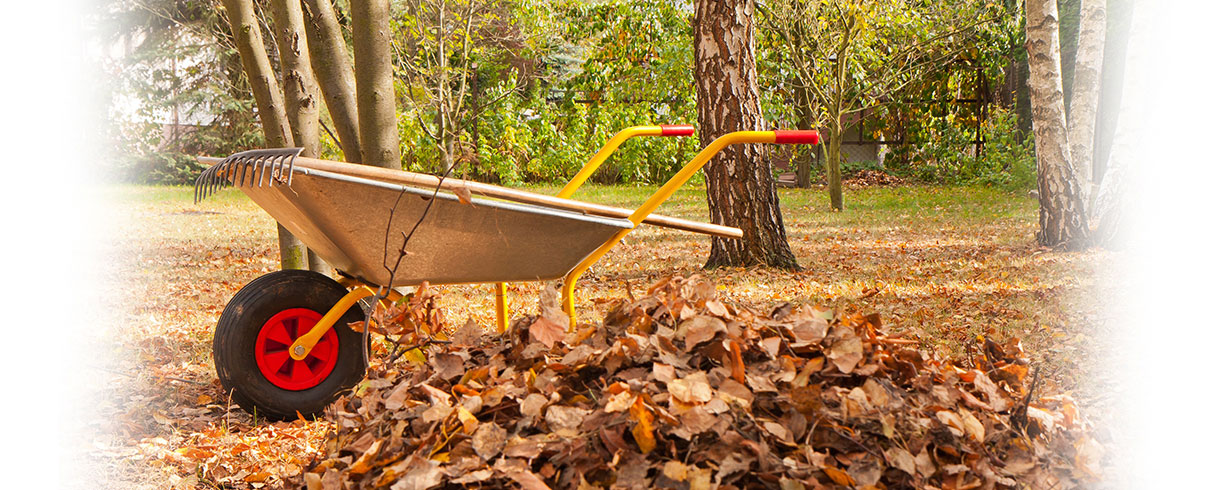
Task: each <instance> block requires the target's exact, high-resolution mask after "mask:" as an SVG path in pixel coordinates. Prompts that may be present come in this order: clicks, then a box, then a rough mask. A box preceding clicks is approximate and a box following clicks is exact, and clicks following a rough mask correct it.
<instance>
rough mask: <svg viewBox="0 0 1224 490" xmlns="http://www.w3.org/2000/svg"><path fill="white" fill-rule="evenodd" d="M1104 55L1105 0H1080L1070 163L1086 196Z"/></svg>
mask: <svg viewBox="0 0 1224 490" xmlns="http://www.w3.org/2000/svg"><path fill="white" fill-rule="evenodd" d="M1104 57H1105V0H1080V25H1079V45H1078V46H1077V50H1076V53H1075V77H1074V80H1073V81H1072V85H1071V86H1072V89H1071V114H1070V121H1068V123H1069V124H1068V128H1069V130H1070V135H1069V138H1070V144H1071V165H1072V167H1074V168H1075V174H1076V176H1077V177H1078V178H1079V185H1080V189H1081V190H1082V191H1083V192H1084V195H1085V196H1088V195H1090V194H1091V189H1092V175H1093V169H1092V159H1093V135H1095V134H1096V125H1097V103H1098V102H1099V101H1100V99H1101V65H1102V63H1103V62H1104Z"/></svg>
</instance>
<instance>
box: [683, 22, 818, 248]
mask: <svg viewBox="0 0 1224 490" xmlns="http://www.w3.org/2000/svg"><path fill="white" fill-rule="evenodd" d="M694 7H695V9H694V10H695V11H696V16H695V22H694V36H693V53H694V58H695V63H694V68H695V69H694V71H695V76H696V81H697V121H698V123H699V125H700V127H701V141H702V144H703V145H705V144H709V143H710V142H712V141H713V140H714V139H715V138H717V137H718V136H720V135H722V134H726V133H729V132H732V131H740V130H758V131H759V130H762V129H764V119H763V118H762V117H761V101H760V97H759V95H758V89H757V74H756V59H755V56H754V46H753V21H752V13H753V3H752V2H751V1H749V0H732V1H719V0H697V1H696V2H695V5H694ZM705 173H706V200H707V202H708V203H709V207H710V219H711V221H713V222H714V223H718V224H723V225H729V226H735V227H738V228H740V229H742V230H744V237H743V238H742V239H739V240H734V239H727V238H721V237H712V238H711V246H710V257H709V260H707V261H706V267H719V266H749V265H756V264H765V265H769V266H773V267H781V268H786V269H797V268H798V267H799V264H798V262H797V261H796V260H795V256H794V254H793V253H791V250H790V245H788V244H787V243H786V228H785V227H784V226H783V225H782V213H781V211H780V209H779V208H778V194H777V191H776V190H775V189H774V183H773V176H772V175H771V173H770V169H769V165H768V163H767V162H766V161H765V153H764V151H763V149H762V148H761V147H760V145H735V146H732V147H730V148H727V149H725V150H723V151H722V152H720V153H719V154H718V155H716V156H715V157H714V159H712V160H710V162H709V163H707V164H706V166H705Z"/></svg>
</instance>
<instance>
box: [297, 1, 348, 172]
mask: <svg viewBox="0 0 1224 490" xmlns="http://www.w3.org/2000/svg"><path fill="white" fill-rule="evenodd" d="M302 3H303V5H305V8H306V11H305V14H306V20H307V22H305V28H306V40H307V46H308V47H309V51H310V64H311V66H312V67H313V68H314V74H315V77H316V78H317V79H318V81H319V87H320V88H321V89H322V91H323V100H324V102H325V103H326V104H327V112H328V113H329V114H331V119H332V122H333V123H335V125H336V136H337V137H338V138H339V139H340V149H341V150H342V151H343V152H344V160H345V161H347V162H353V163H360V162H361V139H360V138H359V137H358V135H357V96H356V93H357V89H356V86H357V85H356V82H354V81H353V62H352V61H351V60H349V55H348V50H347V49H346V48H345V44H344V34H343V33H342V32H341V31H340V23H339V22H338V21H337V20H336V11H335V10H333V9H332V3H331V0H302Z"/></svg>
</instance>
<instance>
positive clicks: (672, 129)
mask: <svg viewBox="0 0 1224 490" xmlns="http://www.w3.org/2000/svg"><path fill="white" fill-rule="evenodd" d="M659 128H660V129H662V131H661V132H659V136H692V135H693V126H690V125H688V124H660V125H659Z"/></svg>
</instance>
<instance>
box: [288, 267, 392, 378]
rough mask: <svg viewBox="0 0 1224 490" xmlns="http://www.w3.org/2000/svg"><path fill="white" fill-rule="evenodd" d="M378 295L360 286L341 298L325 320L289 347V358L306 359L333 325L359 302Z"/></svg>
mask: <svg viewBox="0 0 1224 490" xmlns="http://www.w3.org/2000/svg"><path fill="white" fill-rule="evenodd" d="M376 294H378V293H375V292H374V290H373V289H370V288H368V287H366V286H358V287H357V288H356V289H353V290H352V291H349V292H348V294H346V295H344V297H343V298H340V301H338V302H336V305H335V306H333V307H332V308H331V309H330V310H327V314H325V315H323V318H320V319H319V322H318V323H316V324H315V326H314V327H311V328H310V331H309V332H306V335H303V336H301V337H298V339H297V340H296V341H294V342H293V345H291V346H289V357H292V358H293V359H294V360H297V361H300V360H302V359H305V358H306V356H307V355H308V354H310V350H311V349H314V346H315V344H317V343H318V342H319V339H321V338H323V334H325V333H327V330H328V329H330V328H332V325H335V324H336V321H337V320H339V319H340V317H341V316H344V313H345V312H347V311H348V310H349V308H352V307H353V305H355V304H357V302H358V301H361V300H362V299H365V298H367V297H370V296H374V295H376Z"/></svg>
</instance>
